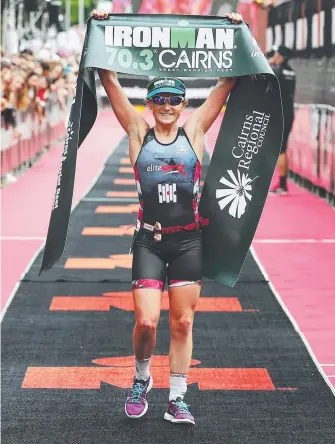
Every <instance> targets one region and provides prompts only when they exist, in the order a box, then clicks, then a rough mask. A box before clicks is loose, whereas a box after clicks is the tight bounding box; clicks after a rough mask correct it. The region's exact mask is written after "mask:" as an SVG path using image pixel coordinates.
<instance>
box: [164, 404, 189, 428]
mask: <svg viewBox="0 0 335 444" xmlns="http://www.w3.org/2000/svg"><path fill="white" fill-rule="evenodd" d="M188 407H189V406H188V405H187V404H186V403H185V402H184V401H183V400H182V399H181V398H177V399H176V400H175V401H170V402H169V404H168V408H167V411H166V412H165V414H164V419H166V420H167V421H170V422H174V423H184V424H195V421H194V418H193V416H192V415H191V413H190V411H189V409H188Z"/></svg>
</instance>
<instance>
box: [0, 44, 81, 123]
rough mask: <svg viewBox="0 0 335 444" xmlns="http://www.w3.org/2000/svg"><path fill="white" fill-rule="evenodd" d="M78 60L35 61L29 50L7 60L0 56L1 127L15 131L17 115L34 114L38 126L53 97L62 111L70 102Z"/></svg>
mask: <svg viewBox="0 0 335 444" xmlns="http://www.w3.org/2000/svg"><path fill="white" fill-rule="evenodd" d="M78 68H79V61H78V58H77V57H75V56H70V57H67V58H62V57H59V56H58V55H56V57H52V58H50V59H47V58H46V59H41V58H40V57H36V56H35V55H34V54H33V52H32V51H31V50H29V49H24V50H23V51H21V52H20V53H19V54H16V55H11V56H10V57H6V54H3V53H1V127H2V128H4V129H8V128H11V127H14V128H15V127H16V125H17V113H18V112H21V113H25V112H29V111H33V112H35V113H36V114H37V116H38V119H39V121H40V122H42V121H43V119H44V118H45V112H46V108H47V106H48V102H49V100H50V97H51V95H52V97H53V99H55V100H57V101H58V104H59V106H60V107H61V108H62V109H64V110H65V109H66V108H67V103H68V100H69V99H71V98H72V96H73V92H74V88H75V82H76V77H77V73H78Z"/></svg>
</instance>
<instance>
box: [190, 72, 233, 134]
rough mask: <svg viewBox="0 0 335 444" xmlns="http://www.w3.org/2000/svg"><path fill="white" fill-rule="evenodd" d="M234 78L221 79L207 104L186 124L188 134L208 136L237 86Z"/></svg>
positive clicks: (196, 111) (197, 110) (208, 98)
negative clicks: (231, 92)
mask: <svg viewBox="0 0 335 444" xmlns="http://www.w3.org/2000/svg"><path fill="white" fill-rule="evenodd" d="M235 81H236V80H235V78H234V77H226V78H220V79H219V80H218V82H217V84H216V85H215V87H214V88H213V89H212V91H211V92H210V94H209V96H208V97H207V99H206V100H205V102H204V103H203V104H202V105H201V106H200V107H199V108H198V109H196V110H195V111H194V112H193V113H192V114H191V115H190V117H189V118H188V119H187V121H186V122H185V124H184V128H185V130H186V132H187V133H188V134H195V133H200V135H203V134H206V132H207V131H208V130H209V128H210V127H211V126H212V124H213V123H214V121H215V119H216V118H217V116H218V115H219V113H220V111H221V109H222V107H223V105H224V104H225V102H226V100H227V97H228V95H229V93H230V91H231V90H232V88H233V86H234V85H235Z"/></svg>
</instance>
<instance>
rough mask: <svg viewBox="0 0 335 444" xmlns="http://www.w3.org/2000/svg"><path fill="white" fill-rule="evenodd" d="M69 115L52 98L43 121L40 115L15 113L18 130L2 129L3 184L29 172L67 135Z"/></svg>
mask: <svg viewBox="0 0 335 444" xmlns="http://www.w3.org/2000/svg"><path fill="white" fill-rule="evenodd" d="M65 119H66V111H64V110H62V109H61V107H60V106H59V103H58V101H57V99H56V97H55V96H53V95H51V96H50V99H49V101H48V104H47V108H46V112H45V117H44V119H43V121H40V120H39V117H38V115H37V112H36V111H34V110H29V111H25V112H20V111H19V112H17V113H16V127H15V128H14V127H9V128H7V129H6V128H4V127H2V128H1V139H2V140H1V152H0V153H1V182H6V178H7V177H8V176H9V175H15V174H18V173H20V172H21V171H22V170H24V169H26V168H29V167H30V166H31V165H32V164H33V163H34V161H35V160H36V158H37V157H38V156H39V155H40V154H41V153H42V152H43V151H44V150H45V149H48V148H49V147H50V145H51V144H52V143H53V142H55V141H56V140H57V139H59V138H60V137H62V136H63V135H65V123H64V122H65Z"/></svg>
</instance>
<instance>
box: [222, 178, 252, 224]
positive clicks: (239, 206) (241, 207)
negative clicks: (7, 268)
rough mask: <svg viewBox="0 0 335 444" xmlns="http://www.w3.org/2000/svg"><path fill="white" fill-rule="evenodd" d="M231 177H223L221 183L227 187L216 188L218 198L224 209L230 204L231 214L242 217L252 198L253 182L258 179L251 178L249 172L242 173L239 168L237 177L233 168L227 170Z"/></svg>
mask: <svg viewBox="0 0 335 444" xmlns="http://www.w3.org/2000/svg"><path fill="white" fill-rule="evenodd" d="M227 173H228V174H229V177H230V179H231V181H230V180H228V179H226V178H225V177H221V179H220V181H219V182H220V183H222V185H225V186H226V188H220V189H217V190H216V198H217V199H219V201H218V205H219V207H220V209H221V210H223V209H224V208H225V207H226V206H227V205H229V211H228V212H229V214H230V215H231V216H233V217H237V218H238V219H240V217H241V216H243V214H244V213H245V210H246V207H247V202H248V200H249V201H250V200H251V197H252V196H251V191H252V186H251V183H252V182H253V181H254V180H255V179H257V177H258V176H257V177H255V178H254V179H250V177H248V174H245V173H242V174H241V172H240V171H239V170H237V177H236V175H235V174H234V173H233V171H232V170H227Z"/></svg>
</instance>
